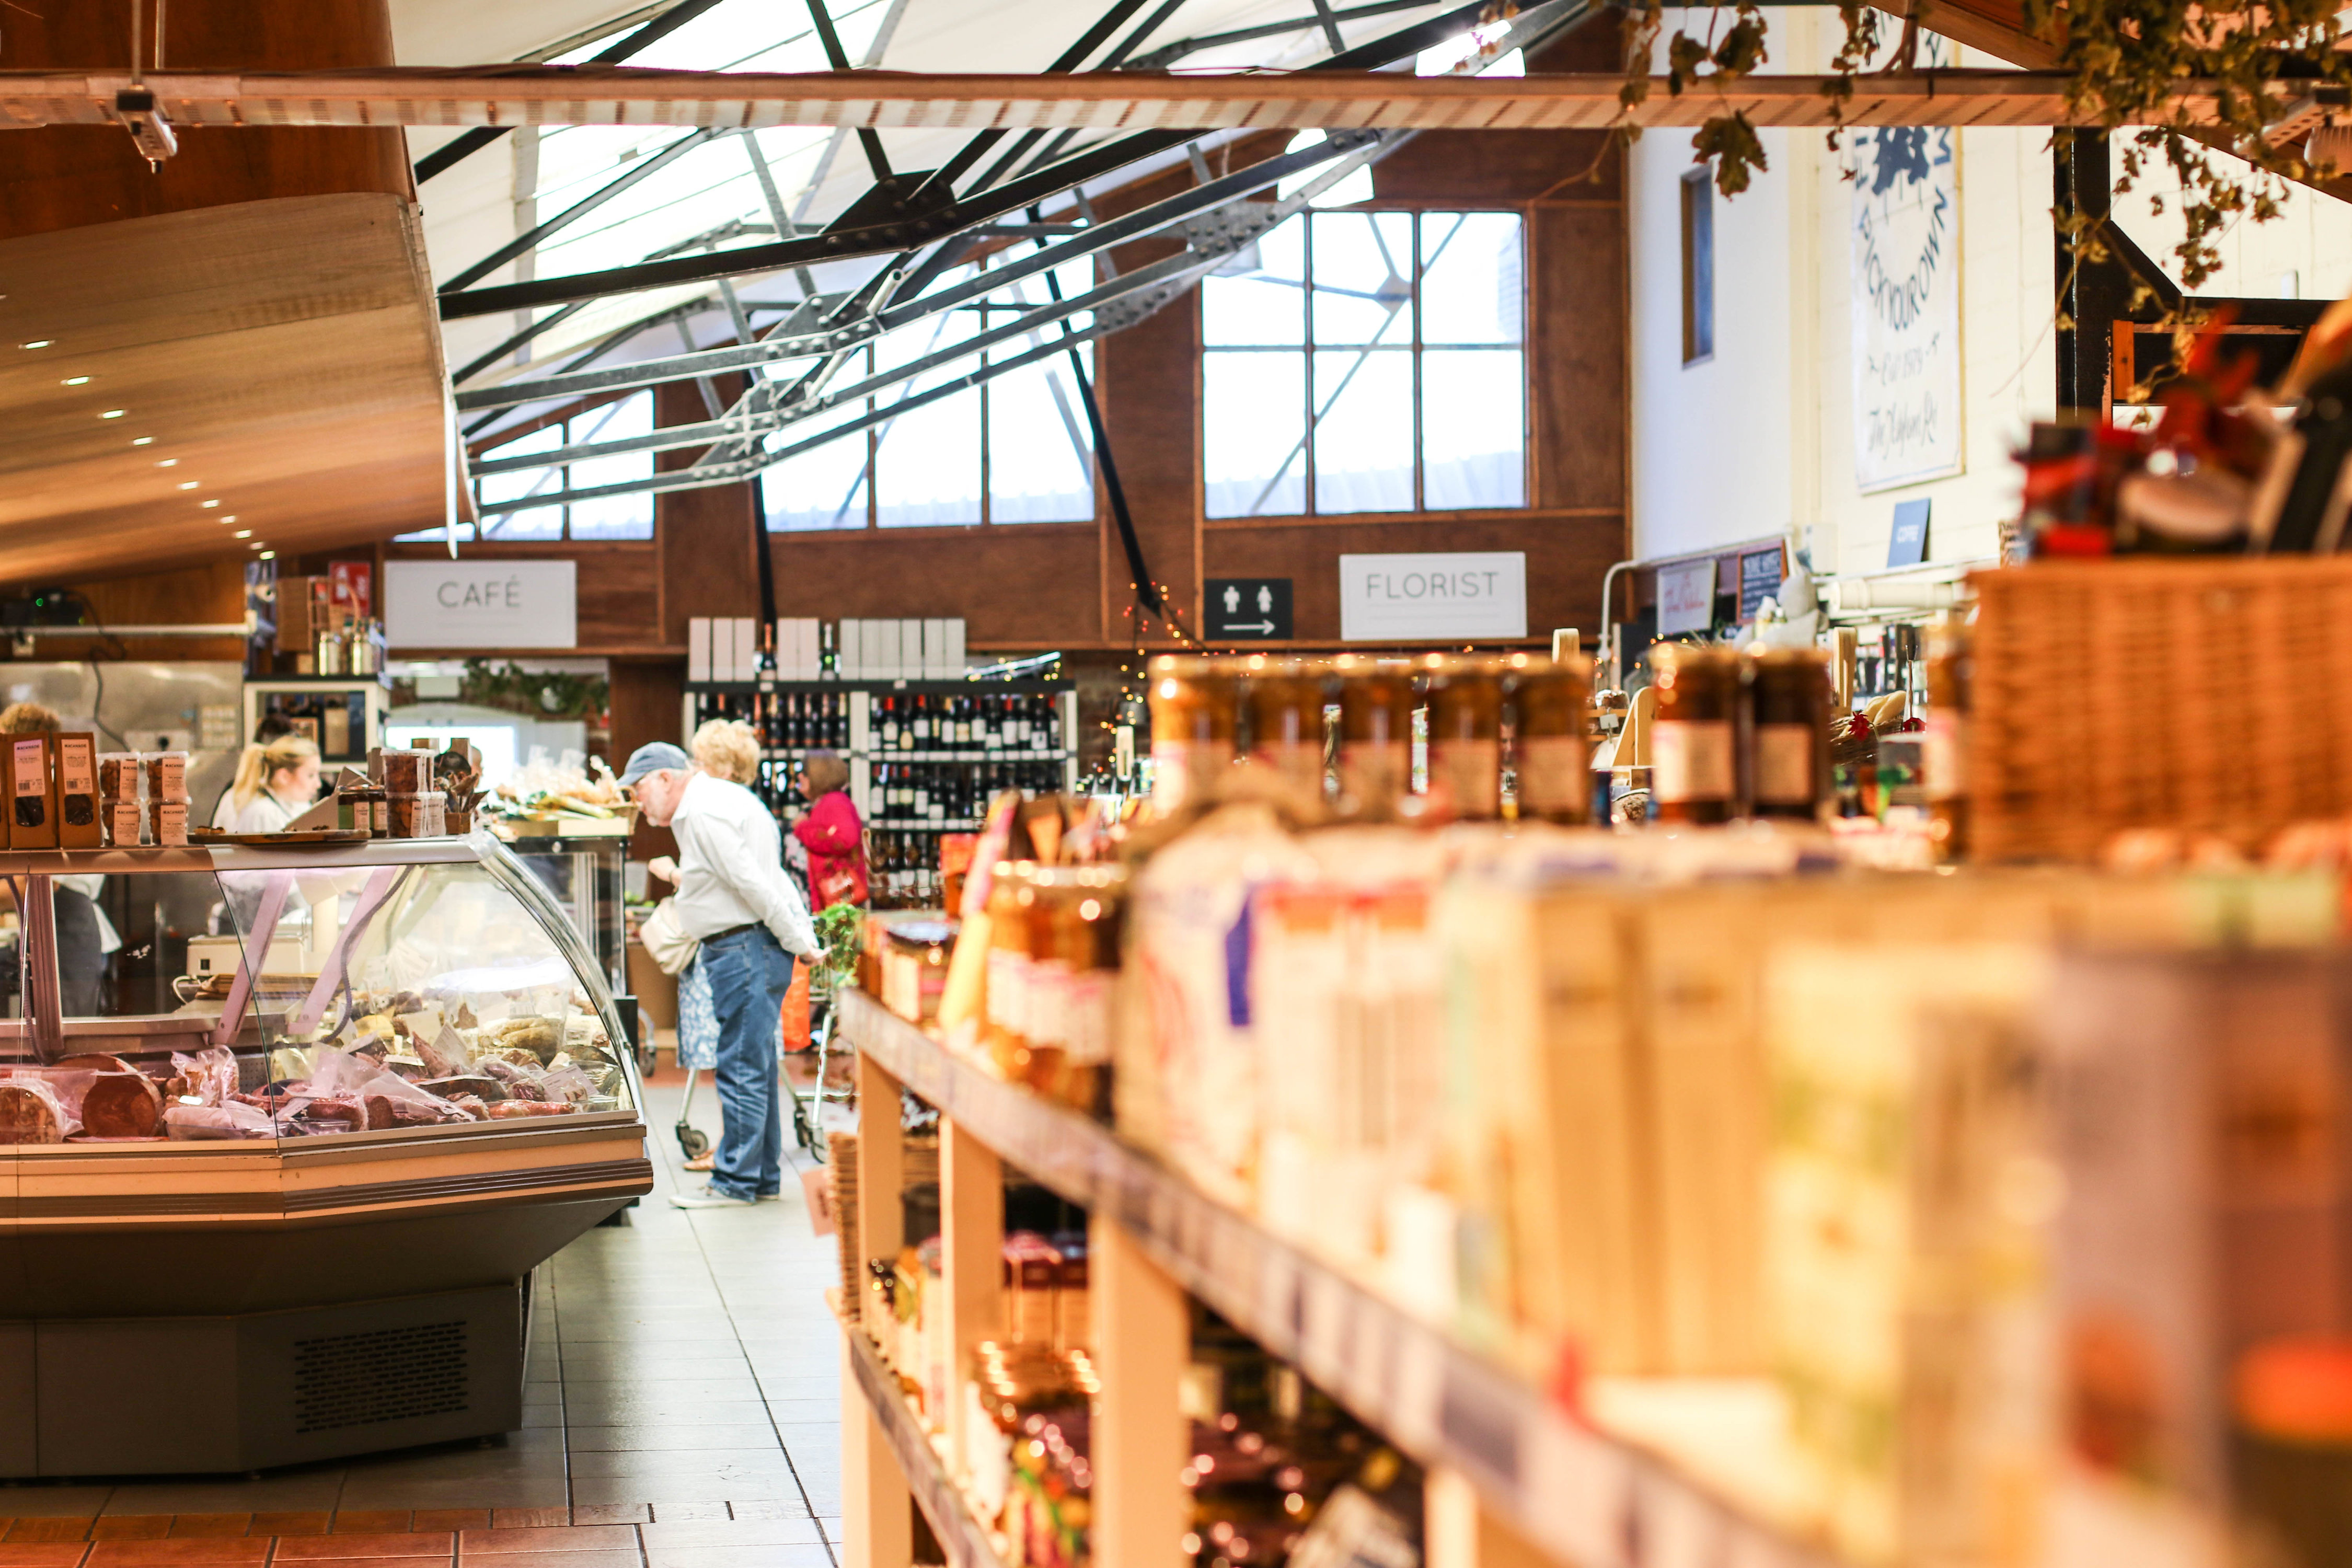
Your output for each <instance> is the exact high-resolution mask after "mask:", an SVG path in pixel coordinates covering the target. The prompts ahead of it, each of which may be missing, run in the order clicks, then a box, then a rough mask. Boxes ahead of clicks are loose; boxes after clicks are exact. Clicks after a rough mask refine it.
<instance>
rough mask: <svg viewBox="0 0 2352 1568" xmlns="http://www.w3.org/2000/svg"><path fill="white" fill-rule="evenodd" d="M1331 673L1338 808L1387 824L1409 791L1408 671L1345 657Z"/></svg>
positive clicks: (1394, 663) (1397, 664) (1397, 662)
mask: <svg viewBox="0 0 2352 1568" xmlns="http://www.w3.org/2000/svg"><path fill="white" fill-rule="evenodd" d="M1332 668H1333V669H1334V670H1336V671H1337V672H1338V674H1339V808H1340V810H1341V811H1342V812H1344V813H1346V814H1347V815H1349V816H1359V817H1363V818H1366V819H1368V820H1370V821H1375V822H1384V821H1387V820H1388V819H1390V818H1391V817H1393V816H1396V815H1397V811H1398V807H1399V805H1401V804H1402V802H1403V800H1404V797H1405V796H1406V795H1408V794H1410V793H1412V710H1413V700H1412V666H1411V665H1409V664H1406V663H1405V662H1403V661H1402V660H1401V659H1376V658H1370V657H1369V656H1367V655H1364V654H1360V653H1348V654H1341V655H1340V656H1339V658H1337V659H1335V660H1333V661H1332Z"/></svg>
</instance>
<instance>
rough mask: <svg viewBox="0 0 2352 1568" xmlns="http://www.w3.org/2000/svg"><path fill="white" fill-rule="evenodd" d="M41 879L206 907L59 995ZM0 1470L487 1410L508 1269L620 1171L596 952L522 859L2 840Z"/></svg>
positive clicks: (522, 1289)
mask: <svg viewBox="0 0 2352 1568" xmlns="http://www.w3.org/2000/svg"><path fill="white" fill-rule="evenodd" d="M68 877H70V878H77V879H80V878H89V877H102V878H104V879H106V881H107V885H108V887H109V888H110V889H125V890H128V891H129V894H130V900H131V902H133V903H134V904H139V905H151V904H152V905H154V906H158V907H170V908H175V909H191V908H201V909H203V910H205V923H206V924H207V925H208V926H209V927H210V928H211V931H210V932H208V933H205V934H199V935H196V936H194V937H192V938H191V939H190V940H189V941H188V942H186V943H185V945H184V948H183V949H179V950H173V951H174V953H175V956H174V957H173V958H172V959H169V960H165V959H163V956H162V955H163V952H164V951H165V950H163V949H162V948H160V947H152V946H151V947H149V948H147V949H145V950H143V951H141V952H124V953H118V954H116V955H113V957H111V958H110V959H107V960H105V961H104V962H105V963H107V964H108V965H109V967H110V971H111V973H110V974H109V975H108V976H107V978H106V984H103V985H102V986H100V988H99V994H100V1004H99V1016H64V1015H63V1014H62V1012H61V1009H60V1001H59V998H60V994H61V992H60V971H59V964H60V963H61V962H63V963H68V964H73V963H86V962H90V960H89V955H88V953H87V952H86V951H84V950H82V949H79V948H77V947H75V946H74V945H73V944H71V943H68V944H67V946H66V948H65V950H64V952H63V954H62V958H61V951H60V944H59V942H58V929H57V919H56V904H55V903H54V901H53V894H54V892H55V890H56V889H57V887H58V881H59V879H62V878H68ZM76 885H77V886H78V887H82V888H87V887H88V886H89V884H88V883H87V882H80V883H77V884H76ZM0 901H5V903H6V904H8V905H10V906H12V907H13V910H14V911H15V912H16V928H17V934H18V937H19V940H18V941H17V942H16V964H15V967H16V981H17V985H16V996H15V998H13V999H12V1004H11V1005H10V1008H9V1010H10V1011H11V1012H12V1013H13V1014H14V1015H15V1016H8V1017H5V1018H0V1476H5V1477H9V1478H29V1477H44V1476H89V1475H133V1474H155V1473H186V1472H204V1471H240V1470H253V1469H259V1468H268V1467H272V1466H278V1465H286V1464H292V1463H297V1462H304V1461H310V1460H318V1459H327V1458H340V1457H345V1456H349V1455H353V1454H359V1453H366V1452H373V1451H378V1450H383V1449H389V1448H398V1447H410V1446H413V1445H415V1444H420V1443H432V1442H442V1441H447V1440H451V1439H456V1438H463V1437H480V1436H491V1435H495V1434H497V1433H500V1432H505V1431H509V1430H512V1429H514V1428H516V1427H519V1426H520V1424H521V1401H522V1384H523V1376H524V1368H523V1354H524V1349H525V1345H526V1342H527V1327H528V1312H529V1310H530V1292H529V1278H530V1271H531V1269H532V1268H533V1267H534V1266H535V1265H537V1264H538V1263H540V1262H541V1261H542V1260H543V1259H545V1258H548V1257H549V1256H551V1254H553V1253H554V1252H555V1251H557V1250H558V1249H559V1248H561V1247H563V1246H564V1245H565V1244H566V1243H568V1242H570V1241H571V1240H572V1238H574V1237H577V1236H579V1235H580V1234H582V1233H583V1231H585V1230H587V1229H589V1228H590V1227H591V1226H594V1225H596V1224H598V1223H600V1222H601V1221H603V1220H604V1219H605V1218H606V1217H608V1216H609V1215H613V1214H614V1212H615V1211H616V1210H618V1209H619V1208H621V1207H622V1206H624V1205H626V1204H628V1203H629V1202H631V1201H632V1200H633V1199H634V1198H635V1197H637V1196H639V1195H641V1194H645V1193H646V1192H648V1191H649V1190H650V1189H651V1186H652V1167H651V1164H650V1163H649V1162H648V1160H647V1157H646V1128H645V1122H644V1120H643V1116H642V1114H641V1105H642V1098H641V1095H640V1090H639V1083H638V1079H637V1077H636V1072H635V1065H634V1063H633V1062H632V1060H631V1059H630V1056H629V1053H628V1051H627V1050H626V1049H625V1048H621V1047H618V1046H616V1044H615V1042H619V1041H623V1040H625V1034H624V1033H623V1031H622V1025H621V1019H620V1015H619V1010H618V1009H617V1008H616V1006H615V1005H614V999H613V993H612V988H611V986H610V984H608V981H607V978H606V972H605V967H604V963H601V962H600V961H599V959H598V957H597V956H596V955H595V954H594V953H593V952H591V951H590V950H589V948H588V946H587V944H586V943H585V942H583V941H582V939H581V937H580V934H579V932H578V931H576V930H574V928H573V926H572V922H571V921H570V920H569V919H568V918H567V917H566V915H565V913H564V911H563V910H561V909H559V908H558V907H557V906H556V905H555V903H554V901H553V900H551V899H550V898H549V896H548V894H547V891H546V889H545V888H544V886H543V885H542V884H541V882H540V880H539V879H537V878H535V877H533V876H531V875H530V872H528V871H527V870H525V869H524V868H523V867H522V866H521V864H520V862H519V861H518V860H517V859H516V858H514V856H513V855H511V854H510V853H509V852H508V851H507V850H506V849H505V848H504V847H502V846H500V845H499V844H498V843H497V842H496V841H495V840H494V839H492V838H490V837H488V835H476V836H473V837H468V838H463V839H412V840H383V839H378V840H372V841H361V842H357V843H352V844H348V845H343V846H338V847H317V846H311V847H301V848H290V847H289V848H279V847H266V848H265V847H199V848H186V849H144V850H127V849H126V850H83V851H68V852H64V853H58V852H54V851H53V852H47V853H13V854H11V853H5V852H0ZM178 952H184V954H185V956H184V959H182V958H179V957H177V956H176V953H178ZM160 962H171V963H184V971H183V972H182V973H175V974H173V975H171V976H169V983H168V984H164V985H161V986H159V985H158V984H157V979H158V977H157V976H155V975H152V974H149V973H142V972H141V971H142V966H145V967H152V966H153V965H155V964H156V963H160ZM159 990H160V991H161V992H162V993H163V997H162V999H163V1002H164V1003H166V1004H167V1005H160V1006H159V1005H157V1001H158V992H159Z"/></svg>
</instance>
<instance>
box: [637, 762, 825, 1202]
mask: <svg viewBox="0 0 2352 1568" xmlns="http://www.w3.org/2000/svg"><path fill="white" fill-rule="evenodd" d="M621 783H623V784H627V785H630V786H632V787H633V788H634V789H635V792H636V799H637V805H638V806H639V807H640V808H641V809H642V810H643V811H644V813H645V817H646V821H647V822H650V823H652V824H653V825H654V826H656V827H667V828H668V829H669V830H670V831H671V832H672V833H673V834H675V835H677V850H678V854H677V879H678V892H677V900H676V907H677V919H678V925H679V926H680V928H681V929H683V930H684V931H685V932H686V934H687V935H688V936H690V937H695V938H697V939H698V940H699V941H700V942H701V943H702V963H703V966H704V968H705V970H706V971H707V973H709V976H710V1000H711V1004H712V1005H713V1007H714V1008H715V1010H716V1011H717V1012H718V1014H719V1066H718V1070H717V1071H716V1073H715V1074H714V1075H713V1076H715V1077H716V1078H717V1079H718V1080H719V1106H720V1108H721V1110H722V1111H723V1112H724V1114H725V1117H726V1128H725V1131H722V1132H721V1133H720V1134H719V1158H718V1161H717V1163H715V1164H714V1165H713V1166H712V1167H711V1174H710V1184H709V1186H707V1187H704V1188H701V1189H699V1190H698V1191H695V1192H691V1193H677V1194H672V1195H671V1197H670V1200H669V1201H670V1202H671V1203H673V1204H675V1205H677V1206H678V1207H679V1208H687V1209H698V1208H730V1207H734V1206H737V1205H745V1204H753V1203H758V1202H761V1201H762V1200H763V1199H769V1198H777V1197H781V1196H782V1193H783V1154H784V1122H783V1113H782V1106H781V1104H780V1100H781V1096H780V1094H779V1092H778V1089H777V1087H776V1077H777V1061H776V1044H777V1040H776V1034H777V1021H778V1015H779V1013H780V1012H781V1010H782V1006H783V1000H784V993H785V992H786V991H788V990H790V989H791V988H792V983H793V954H795V953H799V954H811V953H814V952H816V928H815V926H814V924H812V923H811V921H810V920H809V913H808V905H807V904H806V903H804V902H803V901H802V899H801V895H800V889H797V888H795V887H793V883H792V879H790V878H789V877H787V876H785V875H784V857H783V841H782V835H781V834H780V833H779V832H778V831H777V828H776V820H775V818H774V817H772V816H769V815H768V808H767V807H766V806H765V805H761V803H760V797H759V796H758V795H753V794H752V793H751V791H750V790H748V789H745V788H744V787H743V786H742V785H741V784H730V783H728V782H727V781H726V780H724V779H719V778H713V777H711V776H710V775H709V773H703V772H701V771H699V770H698V769H697V768H695V767H694V765H693V764H692V763H690V762H689V761H688V759H687V755H686V753H685V752H683V751H681V750H679V749H678V748H677V747H676V746H672V745H667V744H664V743H662V742H655V743H653V744H651V745H646V746H639V747H638V748H637V749H636V750H635V752H632V753H630V756H629V764H628V766H627V767H625V768H624V769H623V770H622V772H621Z"/></svg>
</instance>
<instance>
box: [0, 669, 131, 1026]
mask: <svg viewBox="0 0 2352 1568" xmlns="http://www.w3.org/2000/svg"><path fill="white" fill-rule="evenodd" d="M63 728H64V724H63V721H60V720H59V719H58V715H57V710H55V709H53V708H45V707H43V706H42V705H41V704H39V703H37V702H12V703H10V704H9V705H8V706H7V707H6V708H5V709H0V735H47V734H55V733H56V732H57V731H58V730H60V729H63ZM49 886H50V899H49V908H50V909H51V910H53V911H54V912H55V913H56V916H57V925H58V996H59V1002H60V1004H61V1008H62V1011H63V1013H64V1015H65V1016H67V1017H68V1018H95V1017H98V1016H100V1006H101V1002H100V994H101V991H102V988H103V985H104V983H105V980H106V960H107V955H108V954H109V953H112V952H120V951H121V947H122V938H121V936H120V935H118V934H117V933H116V931H115V930H114V924H113V922H112V921H109V920H108V919H107V918H106V911H105V910H101V909H100V908H99V907H98V899H99V894H100V892H102V891H103V890H104V889H105V887H106V879H105V878H104V877H100V876H96V875H83V876H77V877H53V878H51V879H49Z"/></svg>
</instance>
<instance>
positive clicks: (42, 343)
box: [16, 338, 49, 349]
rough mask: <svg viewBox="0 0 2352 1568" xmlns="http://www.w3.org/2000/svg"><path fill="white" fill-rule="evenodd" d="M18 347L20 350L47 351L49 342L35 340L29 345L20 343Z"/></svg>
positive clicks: (44, 339)
mask: <svg viewBox="0 0 2352 1568" xmlns="http://www.w3.org/2000/svg"><path fill="white" fill-rule="evenodd" d="M16 346H17V347H18V348H20V349H45V348H47V347H48V346H49V340H48V339H47V338H35V339H34V340H33V341H32V342H29V343H18V344H17V345H16Z"/></svg>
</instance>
